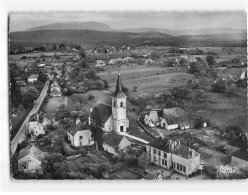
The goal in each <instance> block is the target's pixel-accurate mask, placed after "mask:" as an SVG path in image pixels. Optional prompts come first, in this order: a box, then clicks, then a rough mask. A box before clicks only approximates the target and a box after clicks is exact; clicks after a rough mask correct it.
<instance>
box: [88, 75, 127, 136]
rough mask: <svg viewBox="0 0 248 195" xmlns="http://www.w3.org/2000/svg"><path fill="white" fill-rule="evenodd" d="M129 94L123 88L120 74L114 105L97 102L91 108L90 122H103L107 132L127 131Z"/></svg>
mask: <svg viewBox="0 0 248 195" xmlns="http://www.w3.org/2000/svg"><path fill="white" fill-rule="evenodd" d="M126 106H127V96H126V95H125V93H124V92H123V90H122V83H121V78H120V74H118V77H117V83H116V88H115V92H114V94H113V96H112V105H108V104H105V103H103V102H97V104H96V105H94V106H93V107H92V108H91V109H90V118H89V123H92V122H95V123H96V122H97V121H98V123H101V127H102V129H103V130H104V131H105V132H116V133H118V134H120V133H126V132H127V128H128V127H129V120H128V119H127V114H126Z"/></svg>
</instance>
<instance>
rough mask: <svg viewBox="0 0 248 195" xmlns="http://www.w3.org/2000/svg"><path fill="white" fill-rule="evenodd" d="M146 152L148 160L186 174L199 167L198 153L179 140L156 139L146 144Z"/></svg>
mask: <svg viewBox="0 0 248 195" xmlns="http://www.w3.org/2000/svg"><path fill="white" fill-rule="evenodd" d="M146 152H147V157H148V159H149V160H150V162H152V163H155V164H157V165H159V166H161V167H163V168H165V169H170V168H173V169H174V170H176V171H177V172H179V173H181V174H183V175H186V176H189V175H191V174H192V173H194V172H196V171H198V170H199V169H200V154H199V153H197V152H196V151H194V150H193V149H191V148H189V147H186V146H183V145H181V144H180V141H175V142H173V141H171V140H168V139H161V138H160V139H156V140H154V141H153V142H151V143H149V144H148V145H147V146H146Z"/></svg>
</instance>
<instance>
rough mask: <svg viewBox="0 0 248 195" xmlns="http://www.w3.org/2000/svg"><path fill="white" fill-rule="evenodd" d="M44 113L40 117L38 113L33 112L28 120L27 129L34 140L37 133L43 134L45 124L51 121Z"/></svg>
mask: <svg viewBox="0 0 248 195" xmlns="http://www.w3.org/2000/svg"><path fill="white" fill-rule="evenodd" d="M46 116H47V115H44V116H43V117H41V116H40V115H39V114H34V115H33V116H32V117H31V118H30V120H29V122H28V131H29V133H30V135H31V139H33V140H35V139H36V138H37V137H38V136H39V135H45V133H46V131H45V129H46V126H47V125H48V124H50V123H51V121H50V120H49V119H48V118H47V117H46Z"/></svg>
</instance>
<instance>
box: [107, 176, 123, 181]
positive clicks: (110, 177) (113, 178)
mask: <svg viewBox="0 0 248 195" xmlns="http://www.w3.org/2000/svg"><path fill="white" fill-rule="evenodd" d="M108 179H110V180H116V179H122V178H121V177H120V176H118V175H111V176H109V178H108Z"/></svg>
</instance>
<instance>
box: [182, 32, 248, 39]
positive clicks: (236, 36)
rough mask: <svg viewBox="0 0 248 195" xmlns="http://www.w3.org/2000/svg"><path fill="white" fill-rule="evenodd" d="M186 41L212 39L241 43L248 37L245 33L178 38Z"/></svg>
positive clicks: (183, 36)
mask: <svg viewBox="0 0 248 195" xmlns="http://www.w3.org/2000/svg"><path fill="white" fill-rule="evenodd" d="M178 37H180V38H184V39H202V40H204V39H212V40H227V41H228V40H230V41H235V40H237V41H239V40H246V39H247V35H246V33H243V32H238V33H216V34H200V35H182V36H178Z"/></svg>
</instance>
